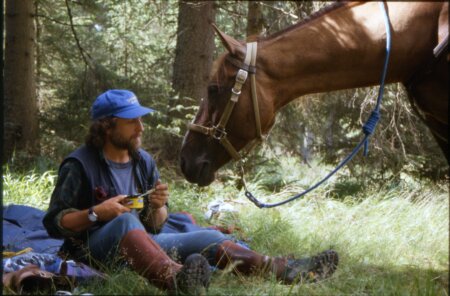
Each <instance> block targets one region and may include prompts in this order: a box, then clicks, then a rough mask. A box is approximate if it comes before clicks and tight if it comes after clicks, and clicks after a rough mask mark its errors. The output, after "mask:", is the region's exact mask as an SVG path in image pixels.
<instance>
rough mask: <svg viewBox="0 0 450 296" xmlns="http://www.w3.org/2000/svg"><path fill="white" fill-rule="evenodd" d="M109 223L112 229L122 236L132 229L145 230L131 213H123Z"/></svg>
mask: <svg viewBox="0 0 450 296" xmlns="http://www.w3.org/2000/svg"><path fill="white" fill-rule="evenodd" d="M111 223H113V227H114V228H115V229H116V230H117V231H118V232H120V233H122V234H123V235H125V234H127V233H128V232H129V231H131V230H133V229H142V230H145V228H144V226H143V225H142V223H141V221H139V219H138V218H137V217H136V216H134V215H133V214H131V213H123V214H122V215H120V216H117V217H116V218H114V219H113V220H111Z"/></svg>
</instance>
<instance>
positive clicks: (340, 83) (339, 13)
mask: <svg viewBox="0 0 450 296" xmlns="http://www.w3.org/2000/svg"><path fill="white" fill-rule="evenodd" d="M402 5H403V4H402V3H400V4H391V3H390V4H389V9H388V11H389V17H390V22H391V25H392V27H393V37H392V46H393V48H392V51H391V59H390V64H389V72H388V77H387V80H388V81H387V82H395V81H402V80H403V79H405V78H406V76H407V75H408V74H409V72H412V71H413V69H414V68H415V67H417V64H418V63H421V60H423V59H424V58H423V55H424V52H426V51H427V50H429V48H426V47H427V46H428V45H427V44H430V45H431V46H432V44H433V38H436V37H435V36H431V35H432V34H430V33H429V34H428V35H427V36H410V35H411V33H414V32H416V33H417V34H420V33H423V34H425V33H426V32H427V31H425V29H423V30H421V29H420V26H422V27H424V26H425V27H426V26H429V25H428V24H424V22H426V21H424V19H423V17H424V16H428V17H430V15H427V14H426V13H422V14H420V13H419V16H417V15H415V14H414V13H412V12H411V11H408V10H407V11H406V12H405V14H406V15H407V16H408V17H410V18H411V17H422V18H421V19H420V21H422V22H419V23H418V27H417V29H416V28H406V22H405V21H404V20H401V18H400V17H399V15H400V14H401V10H402V9H403V10H405V9H409V10H411V9H412V8H414V7H412V6H414V5H417V4H410V6H409V7H406V6H402ZM419 5H420V3H419ZM416 8H417V7H416ZM430 13H432V12H429V14H430ZM416 14H417V13H416ZM437 16H438V15H437ZM409 21H411V19H410V20H409ZM408 25H410V26H411V24H408ZM405 32H408V34H409V35H408V36H403V35H402V34H405ZM399 36H402V38H403V40H401V42H400V40H399V38H400V37H399ZM408 38H409V39H408ZM260 47H261V49H260V51H259V57H260V59H261V64H260V65H261V67H263V69H264V73H265V75H266V81H269V83H270V84H271V85H270V89H272V90H273V94H272V95H273V97H276V98H277V101H276V102H275V103H274V105H275V107H276V108H277V109H278V108H279V107H281V106H283V105H285V104H287V103H288V102H290V101H291V100H293V99H295V98H298V97H299V96H302V95H304V94H308V93H318V92H327V91H332V90H339V89H348V88H356V87H364V86H370V85H375V84H378V83H379V80H380V76H381V72H382V68H383V63H384V58H385V48H386V31H385V25H384V20H383V11H382V10H381V8H380V7H379V4H378V3H377V2H369V3H366V4H358V5H354V4H352V5H347V6H343V7H341V8H338V9H335V10H333V11H331V12H329V13H328V14H325V15H323V16H321V17H318V18H316V19H313V20H312V21H310V22H308V23H306V24H304V25H302V26H299V27H298V28H295V29H293V30H288V31H286V32H285V33H283V34H281V35H278V36H274V37H273V38H270V39H267V40H264V41H262V42H261V45H260ZM411 48H414V49H413V50H411ZM408 51H409V53H408ZM411 51H412V52H414V54H416V55H414V56H412V55H411ZM412 58H414V60H410V59H412Z"/></svg>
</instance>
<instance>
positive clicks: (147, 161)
mask: <svg viewBox="0 0 450 296" xmlns="http://www.w3.org/2000/svg"><path fill="white" fill-rule="evenodd" d="M71 159H76V160H78V161H79V162H80V164H81V165H82V167H83V172H84V175H85V176H86V180H87V182H88V183H89V184H88V188H89V189H90V192H91V196H90V197H88V198H89V200H86V199H83V197H82V196H80V199H79V201H78V207H79V209H86V208H89V207H91V206H94V205H96V204H99V203H101V202H102V201H104V200H105V199H108V198H110V197H114V196H116V195H117V194H116V189H115V188H114V185H113V182H112V176H111V173H110V171H109V169H108V165H107V163H106V161H105V159H104V158H103V156H102V154H101V153H100V152H99V151H98V150H97V149H95V148H92V147H88V146H85V145H83V146H81V147H80V148H78V149H77V150H75V151H74V152H72V153H71V154H70V155H69V156H67V157H66V158H65V159H64V161H63V162H62V163H61V166H60V169H61V167H62V166H63V165H64V163H66V162H67V161H68V160H71ZM133 175H134V177H135V178H136V179H135V180H136V184H137V186H138V192H144V191H146V190H148V189H150V188H152V187H153V186H155V183H156V181H157V180H158V179H159V173H158V170H157V169H156V164H155V161H154V159H153V158H152V157H151V155H150V154H148V153H147V152H145V151H144V150H142V149H139V151H138V152H137V155H135V156H134V157H133ZM135 214H136V215H137V213H135ZM105 223H106V222H98V223H97V224H96V225H94V226H93V227H92V228H91V229H90V230H88V231H85V232H84V233H82V234H81V235H80V236H79V237H78V238H77V239H74V238H73V239H70V238H69V239H65V240H64V244H63V245H62V246H61V251H62V253H63V254H65V255H69V256H70V257H72V258H73V259H76V260H80V261H84V262H88V261H87V260H88V259H87V258H88V256H87V254H86V253H85V247H83V244H84V241H85V240H86V239H87V235H88V232H89V231H91V230H93V229H96V228H98V227H101V226H102V225H104V224H105Z"/></svg>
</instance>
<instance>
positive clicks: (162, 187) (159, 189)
mask: <svg viewBox="0 0 450 296" xmlns="http://www.w3.org/2000/svg"><path fill="white" fill-rule="evenodd" d="M168 200H169V186H168V185H167V184H162V183H161V180H158V181H157V182H156V184H155V191H153V192H152V193H151V194H150V195H149V196H148V202H149V204H150V206H151V208H152V209H154V210H156V209H159V208H162V207H163V206H164V205H165V204H166V203H167V201H168Z"/></svg>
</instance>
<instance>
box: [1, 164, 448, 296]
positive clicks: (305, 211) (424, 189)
mask: <svg viewBox="0 0 450 296" xmlns="http://www.w3.org/2000/svg"><path fill="white" fill-rule="evenodd" d="M299 168H301V166H300V165H299V164H298V163H297V162H296V160H294V159H290V158H287V157H284V158H281V159H280V160H279V161H278V162H277V164H276V165H275V166H274V165H273V164H271V165H270V167H262V168H260V169H259V170H258V171H257V172H255V173H250V174H249V176H247V177H248V180H249V181H248V184H247V185H248V188H249V189H250V191H252V193H253V194H254V195H255V196H257V197H258V198H260V199H261V200H263V201H266V202H273V201H280V200H283V199H285V198H288V197H290V196H292V195H293V194H295V193H298V192H300V191H301V190H303V189H305V188H306V187H307V186H308V185H309V184H312V183H314V182H315V181H317V180H319V178H320V177H321V176H323V175H325V174H326V173H327V172H328V171H329V170H330V168H328V167H324V166H322V165H318V164H316V163H313V164H312V168H310V169H305V170H303V169H299ZM224 172H226V174H224ZM263 172H265V173H263ZM229 173H231V171H229V170H228V171H227V170H224V171H222V173H221V175H219V181H217V182H215V183H213V184H212V185H211V186H209V187H207V188H198V187H196V186H193V185H191V184H188V183H187V182H186V181H183V180H180V179H177V178H175V177H174V175H173V172H165V171H163V174H162V175H163V176H164V175H165V176H170V177H166V178H165V179H166V180H171V181H169V183H170V188H171V209H172V210H173V211H181V210H185V211H189V212H191V213H192V214H193V215H194V216H195V218H196V219H197V221H198V222H199V223H201V224H203V225H207V224H214V225H222V226H233V227H234V229H235V232H234V233H233V234H234V235H235V236H236V237H237V238H238V239H240V240H242V241H244V242H246V243H247V244H249V245H250V246H251V247H252V248H253V249H254V250H257V251H259V252H261V253H264V254H268V255H273V256H281V255H283V256H284V255H294V256H296V257H302V256H309V255H313V254H315V253H317V252H319V251H322V250H325V249H329V248H333V249H335V250H336V251H337V252H338V253H339V255H340V264H339V267H338V270H337V271H336V273H335V274H334V275H333V276H332V277H331V278H330V279H327V280H325V281H322V282H318V283H313V284H301V285H294V286H284V285H280V284H278V283H276V281H275V280H274V279H273V278H262V277H256V276H255V277H243V276H237V275H234V274H231V272H229V271H217V272H215V273H214V277H213V280H212V283H211V286H210V289H209V294H211V295H343V294H345V295H448V284H449V283H448V273H449V272H448V270H449V268H448V264H449V201H448V197H449V191H448V184H428V183H426V182H423V181H421V180H415V179H412V178H410V177H409V176H407V175H401V176H398V178H396V181H395V182H390V181H386V182H385V183H383V184H379V183H371V182H368V181H364V180H363V181H361V180H357V179H351V178H350V177H348V176H347V175H348V172H346V171H345V170H344V171H343V172H342V173H340V174H339V175H338V176H336V177H335V178H334V179H333V180H331V181H330V182H328V183H326V184H325V185H324V186H322V187H320V188H318V189H317V190H315V191H313V192H311V193H310V194H308V195H307V196H306V197H304V198H302V199H300V200H297V201H295V202H292V203H289V204H286V205H284V206H281V207H278V208H273V209H258V208H256V207H255V206H254V205H253V204H252V203H250V202H249V201H248V200H246V199H245V197H244V194H243V191H242V190H238V189H236V187H235V186H234V184H235V178H234V177H233V176H231V177H230V176H229V175H228V174H229ZM269 176H273V178H271V177H269ZM54 181H55V178H54V174H53V173H51V172H49V173H46V174H43V175H36V174H34V173H33V172H31V173H30V174H28V175H23V176H19V175H14V174H11V173H8V172H7V173H6V174H5V175H4V193H3V194H4V197H5V200H6V201H9V202H14V203H25V204H29V205H30V204H32V205H35V206H37V207H39V208H45V207H46V206H43V205H44V204H45V203H47V202H48V198H49V196H50V193H51V189H52V187H53V185H54ZM274 182H275V183H276V184H274ZM30 196H33V199H31V198H30ZM39 200H40V201H39ZM212 200H222V201H223V202H226V203H229V204H230V205H232V206H233V207H234V209H235V211H234V212H222V213H219V214H218V215H216V216H214V218H213V219H212V220H207V219H206V218H205V217H204V213H205V212H206V210H207V205H208V203H209V202H210V201H212ZM108 273H109V274H110V275H111V278H110V279H109V280H108V281H107V282H106V283H91V284H90V285H83V286H80V287H79V288H78V290H77V292H79V293H81V292H92V293H95V294H127V295H135V294H155V293H156V294H161V295H163V293H161V292H160V291H158V290H156V289H155V288H153V287H152V286H150V285H149V284H148V283H147V282H146V281H145V280H143V279H142V278H140V277H138V276H137V275H136V274H135V273H133V272H130V271H128V270H120V269H119V270H109V271H108Z"/></svg>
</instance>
